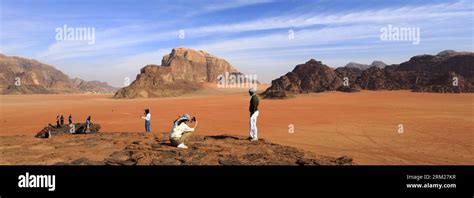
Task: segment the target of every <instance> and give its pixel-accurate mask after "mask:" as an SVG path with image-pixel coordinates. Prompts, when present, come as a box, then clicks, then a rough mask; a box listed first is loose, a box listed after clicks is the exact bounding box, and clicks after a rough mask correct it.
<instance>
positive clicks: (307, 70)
mask: <svg viewBox="0 0 474 198" xmlns="http://www.w3.org/2000/svg"><path fill="white" fill-rule="evenodd" d="M342 85H343V84H342V79H341V78H340V77H338V76H337V73H336V72H335V71H334V70H333V69H331V68H330V67H329V66H327V65H324V64H322V63H321V61H316V60H314V59H311V60H309V61H308V62H306V63H305V64H300V65H297V66H296V67H295V69H293V71H291V72H288V73H287V74H286V75H284V76H281V77H280V78H278V79H276V80H273V81H272V85H271V86H270V87H269V88H268V89H267V90H266V91H265V92H263V93H262V94H263V96H264V97H265V98H285V97H288V96H291V95H294V94H300V93H310V92H322V91H335V90H337V88H339V87H341V86H342Z"/></svg>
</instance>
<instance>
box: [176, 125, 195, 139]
mask: <svg viewBox="0 0 474 198" xmlns="http://www.w3.org/2000/svg"><path fill="white" fill-rule="evenodd" d="M192 131H194V128H191V127H189V126H188V125H187V124H186V123H184V122H181V124H180V125H179V126H177V125H176V124H175V125H174V126H173V128H172V129H171V133H170V137H171V138H180V137H181V136H182V135H183V133H185V132H192Z"/></svg>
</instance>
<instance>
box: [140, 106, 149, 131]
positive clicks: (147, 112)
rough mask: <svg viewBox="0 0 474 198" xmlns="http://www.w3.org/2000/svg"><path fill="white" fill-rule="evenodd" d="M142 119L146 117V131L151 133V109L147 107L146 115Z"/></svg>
mask: <svg viewBox="0 0 474 198" xmlns="http://www.w3.org/2000/svg"><path fill="white" fill-rule="evenodd" d="M142 119H145V131H146V134H147V135H148V134H150V131H151V129H150V119H151V114H150V110H149V109H145V117H142Z"/></svg>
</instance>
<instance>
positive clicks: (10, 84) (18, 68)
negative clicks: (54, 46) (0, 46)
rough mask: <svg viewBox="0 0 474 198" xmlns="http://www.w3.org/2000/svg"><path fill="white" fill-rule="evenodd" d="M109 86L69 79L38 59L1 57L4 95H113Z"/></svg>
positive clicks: (0, 85)
mask: <svg viewBox="0 0 474 198" xmlns="http://www.w3.org/2000/svg"><path fill="white" fill-rule="evenodd" d="M114 90H115V88H114V87H111V86H109V85H108V84H107V83H101V82H98V81H84V80H81V79H72V80H71V79H70V78H69V77H68V76H67V75H66V74H64V73H63V72H61V71H59V70H57V69H56V68H54V67H53V66H50V65H47V64H43V63H40V62H38V61H36V60H32V59H25V58H20V57H16V56H5V55H3V54H0V92H1V93H2V94H51V93H77V92H112V91H114Z"/></svg>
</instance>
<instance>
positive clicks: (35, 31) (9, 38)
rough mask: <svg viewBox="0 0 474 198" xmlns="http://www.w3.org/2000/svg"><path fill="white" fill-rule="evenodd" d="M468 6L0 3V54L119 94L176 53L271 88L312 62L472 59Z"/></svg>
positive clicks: (472, 12)
mask: <svg viewBox="0 0 474 198" xmlns="http://www.w3.org/2000/svg"><path fill="white" fill-rule="evenodd" d="M473 2H474V1H472V0H444V1H438V0H429V1H419V0H400V1H379V0H352V1H348V0H347V1H343V0H321V1H318V0H311V1H307V0H246V1H244V0H189V1H184V0H172V1H171V0H170V1H162V0H155V1H139V0H109V1H96V0H67V1H66V0H0V16H1V18H0V53H2V54H5V55H8V56H20V57H25V58H31V59H36V60H38V61H40V62H43V63H46V64H49V65H53V66H55V67H56V68H58V69H60V70H61V71H63V72H64V73H66V74H67V75H69V76H70V77H71V78H74V77H79V78H82V79H85V80H100V81H105V82H108V83H109V84H111V85H113V86H117V87H122V86H124V81H125V79H127V78H128V79H132V80H133V79H135V77H136V75H137V74H138V73H139V71H140V69H141V68H142V67H143V66H145V65H147V64H158V65H159V64H161V59H162V57H163V55H165V54H168V53H170V52H171V49H172V48H176V47H186V48H192V49H196V50H204V51H206V52H208V53H210V54H212V55H215V56H217V57H220V58H223V59H225V60H227V61H229V62H230V63H231V64H232V65H233V66H234V67H236V68H237V69H238V70H240V71H241V72H243V73H246V74H251V75H257V77H258V80H259V81H261V82H265V83H269V82H271V80H273V79H276V78H278V77H280V76H282V75H284V74H286V73H287V72H289V71H291V70H292V69H293V68H294V67H295V66H296V65H297V64H302V63H305V62H306V61H308V60H309V59H316V60H320V61H322V62H323V63H324V64H326V65H329V66H331V67H334V68H336V67H340V66H344V65H345V64H347V63H349V62H358V63H363V64H370V63H371V62H372V61H373V60H381V61H384V62H385V63H387V64H398V63H401V62H404V61H407V60H409V59H410V58H411V57H412V56H415V55H420V54H436V53H438V52H440V51H443V50H446V49H452V50H456V51H473V49H474V44H473V40H474V25H473V21H474V3H473ZM65 25H66V26H67V27H71V28H84V27H85V28H90V29H91V30H92V28H93V29H94V30H95V34H94V36H95V37H94V38H95V39H94V41H95V42H94V43H93V44H91V42H89V41H84V40H77V39H76V40H64V39H63V40H60V39H58V37H57V28H63V27H64V26H65ZM389 27H391V29H390V30H391V31H390V33H391V34H392V35H393V34H397V32H396V31H397V30H396V29H398V30H401V29H404V30H413V31H412V32H410V33H411V35H412V36H413V37H403V38H405V40H403V39H396V38H397V37H389V38H391V39H388V40H387V39H382V37H381V34H382V30H383V29H385V30H387V29H388V28H389ZM416 30H419V37H417V36H415V35H418V34H417V33H416ZM400 32H401V31H398V33H400ZM183 33H184V34H183ZM405 33H406V32H405ZM385 38H386V37H385ZM407 38H408V39H407ZM416 38H419V43H417V44H414V43H416V42H413V41H414V40H416Z"/></svg>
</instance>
